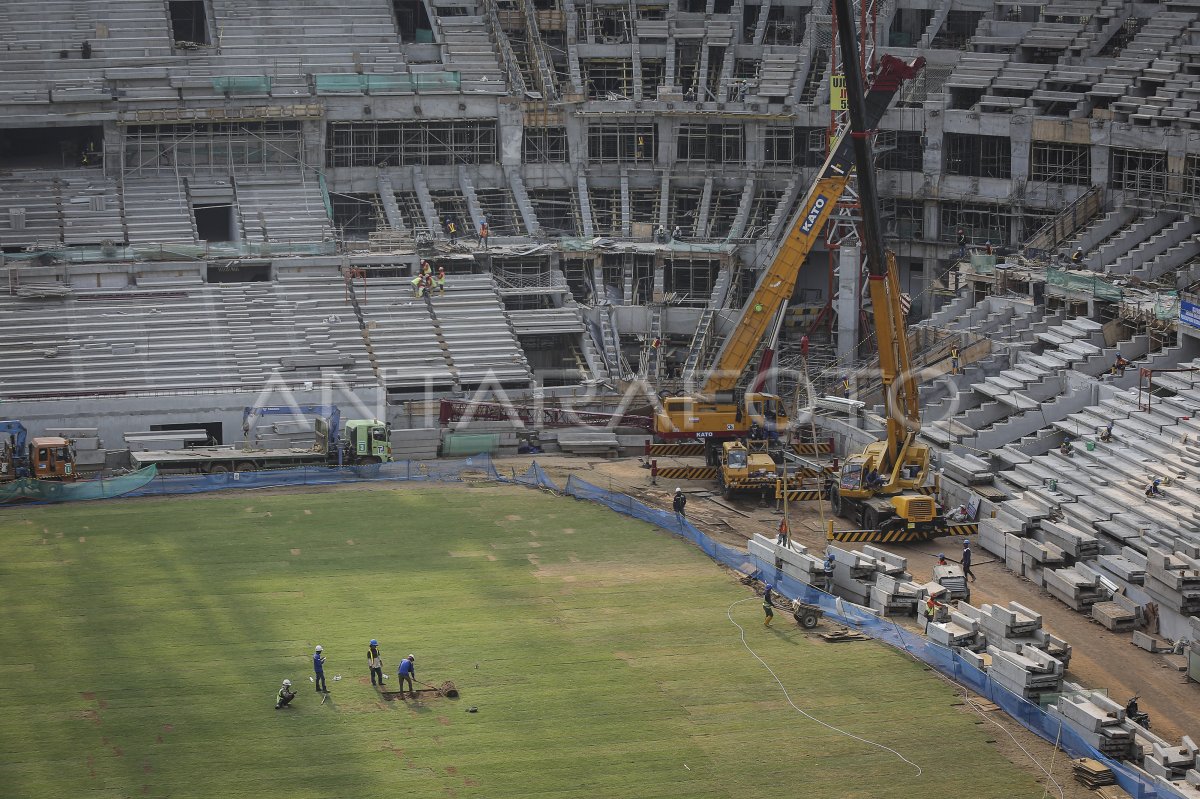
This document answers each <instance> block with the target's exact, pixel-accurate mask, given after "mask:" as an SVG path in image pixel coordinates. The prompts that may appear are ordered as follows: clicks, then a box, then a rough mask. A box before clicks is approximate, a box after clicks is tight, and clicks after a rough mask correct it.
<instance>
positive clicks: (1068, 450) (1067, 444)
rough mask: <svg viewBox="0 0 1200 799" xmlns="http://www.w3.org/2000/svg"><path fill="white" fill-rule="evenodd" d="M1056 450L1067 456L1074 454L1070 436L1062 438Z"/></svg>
mask: <svg viewBox="0 0 1200 799" xmlns="http://www.w3.org/2000/svg"><path fill="white" fill-rule="evenodd" d="M1058 451H1059V452H1061V453H1062V454H1063V455H1065V456H1067V457H1068V458H1069V457H1071V456H1072V455H1074V454H1075V446H1074V445H1073V444H1072V443H1071V437H1070V436H1067V437H1066V438H1064V439H1063V442H1062V446H1060V447H1059V448H1058Z"/></svg>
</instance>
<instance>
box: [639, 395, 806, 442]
mask: <svg viewBox="0 0 1200 799" xmlns="http://www.w3.org/2000/svg"><path fill="white" fill-rule="evenodd" d="M788 424H789V421H788V416H787V412H786V411H785V410H784V408H783V400H781V399H780V398H779V397H778V396H776V395H775V394H763V393H758V392H747V394H746V395H745V397H744V399H743V401H742V402H732V401H719V400H714V399H706V398H702V397H667V398H666V399H664V400H663V401H662V406H661V407H660V408H659V409H658V411H657V412H656V413H655V414H654V432H655V434H656V435H657V436H658V437H659V438H660V439H662V440H664V441H682V440H687V439H692V438H700V439H705V438H716V439H722V440H725V439H732V438H746V437H750V438H777V437H778V436H779V435H780V434H782V433H784V432H785V431H786V430H787V428H788ZM756 426H757V429H755V428H756ZM752 431H753V432H755V433H758V434H757V435H751V433H752Z"/></svg>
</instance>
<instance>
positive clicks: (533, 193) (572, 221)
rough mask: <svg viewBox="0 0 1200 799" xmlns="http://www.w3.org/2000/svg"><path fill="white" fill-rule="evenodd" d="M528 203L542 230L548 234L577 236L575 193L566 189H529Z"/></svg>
mask: <svg viewBox="0 0 1200 799" xmlns="http://www.w3.org/2000/svg"><path fill="white" fill-rule="evenodd" d="M529 204H530V205H532V206H533V212H534V214H536V215H537V220H538V224H539V225H541V226H542V232H543V233H545V234H547V235H550V236H568V237H570V236H578V235H579V234H580V230H581V227H582V226H581V225H580V224H579V206H578V203H576V202H575V194H574V192H572V191H569V190H567V189H529Z"/></svg>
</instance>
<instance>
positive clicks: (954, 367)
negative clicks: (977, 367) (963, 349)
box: [950, 347, 958, 375]
mask: <svg viewBox="0 0 1200 799" xmlns="http://www.w3.org/2000/svg"><path fill="white" fill-rule="evenodd" d="M950 374H954V375H956V374H958V347H952V348H951V349H950Z"/></svg>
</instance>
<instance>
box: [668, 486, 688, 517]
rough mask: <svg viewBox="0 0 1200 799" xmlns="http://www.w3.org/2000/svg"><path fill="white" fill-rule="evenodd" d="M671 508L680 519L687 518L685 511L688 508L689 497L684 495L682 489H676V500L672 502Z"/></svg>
mask: <svg viewBox="0 0 1200 799" xmlns="http://www.w3.org/2000/svg"><path fill="white" fill-rule="evenodd" d="M671 507H672V508H674V510H675V515H676V516H678V517H679V518H680V519H683V518H684V517H686V516H687V514H686V513H684V509H685V508H686V507H687V496H686V495H684V493H683V489H682V488H676V489H675V498H674V499H673V500H671Z"/></svg>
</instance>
